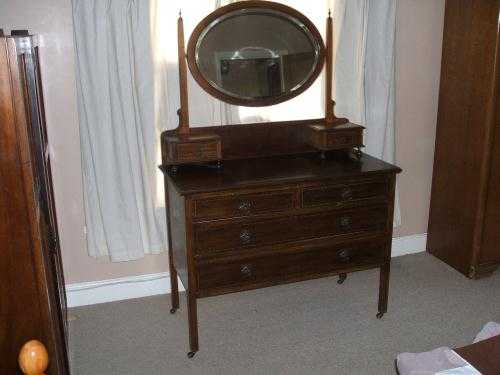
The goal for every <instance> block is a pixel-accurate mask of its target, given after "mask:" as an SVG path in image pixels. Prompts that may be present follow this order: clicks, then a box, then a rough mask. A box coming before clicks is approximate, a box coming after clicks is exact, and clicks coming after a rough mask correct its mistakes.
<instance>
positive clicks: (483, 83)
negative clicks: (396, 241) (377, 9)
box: [427, 0, 500, 278]
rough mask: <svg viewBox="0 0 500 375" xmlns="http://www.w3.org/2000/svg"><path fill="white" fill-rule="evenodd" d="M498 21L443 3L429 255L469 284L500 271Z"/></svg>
mask: <svg viewBox="0 0 500 375" xmlns="http://www.w3.org/2000/svg"><path fill="white" fill-rule="evenodd" d="M499 17H500V0H474V1H471V0H452V1H447V2H446V13H445V26H444V40H443V60H442V70H441V87H440V97H439V114H438V122H437V135H436V152H435V159H434V177H433V183H432V198H431V207H430V217H429V228H428V242H427V250H428V251H429V252H430V253H432V254H434V255H435V256H437V257H438V258H440V259H441V260H443V261H445V262H446V263H448V264H449V265H451V266H452V267H454V268H456V269H457V270H459V271H460V272H462V273H463V274H464V275H466V276H468V277H470V278H479V277H481V276H485V275H488V274H490V273H491V272H493V271H494V270H495V269H497V267H498V265H499V264H500V102H499V98H498V85H499V74H500V73H499V70H500V65H499V64H500V55H499V53H500V50H499V41H500V35H499V27H498V25H499Z"/></svg>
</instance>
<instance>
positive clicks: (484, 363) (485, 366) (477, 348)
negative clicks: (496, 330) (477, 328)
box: [454, 336, 500, 375]
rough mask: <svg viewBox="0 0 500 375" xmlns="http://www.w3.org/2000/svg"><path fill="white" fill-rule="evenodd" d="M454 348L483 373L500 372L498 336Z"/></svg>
mask: <svg viewBox="0 0 500 375" xmlns="http://www.w3.org/2000/svg"><path fill="white" fill-rule="evenodd" d="M454 350H455V352H457V353H458V354H459V355H460V356H461V357H462V358H463V359H465V360H466V361H467V362H469V363H470V364H471V365H472V366H474V368H475V369H477V370H478V371H479V372H480V373H481V374H483V375H497V374H498V373H499V372H500V336H494V337H491V338H489V339H486V340H483V341H479V342H477V343H475V344H471V345H467V346H464V347H462V348H458V349H454Z"/></svg>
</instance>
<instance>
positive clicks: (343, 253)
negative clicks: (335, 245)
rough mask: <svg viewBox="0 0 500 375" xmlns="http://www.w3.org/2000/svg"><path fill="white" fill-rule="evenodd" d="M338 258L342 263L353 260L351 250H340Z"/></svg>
mask: <svg viewBox="0 0 500 375" xmlns="http://www.w3.org/2000/svg"><path fill="white" fill-rule="evenodd" d="M337 257H338V258H339V259H340V260H341V261H342V262H348V261H350V260H351V255H350V254H349V250H347V249H343V250H339V251H338V252H337Z"/></svg>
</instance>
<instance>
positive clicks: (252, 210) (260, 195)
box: [193, 189, 297, 219]
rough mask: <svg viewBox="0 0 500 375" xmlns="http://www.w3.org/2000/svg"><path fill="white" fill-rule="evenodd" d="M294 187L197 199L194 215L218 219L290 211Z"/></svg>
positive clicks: (295, 195) (294, 191)
mask: <svg viewBox="0 0 500 375" xmlns="http://www.w3.org/2000/svg"><path fill="white" fill-rule="evenodd" d="M296 197H297V191H296V190H294V189H289V190H277V191H265V192H256V193H246V194H241V193H233V194H226V195H224V196H219V197H214V198H204V199H196V200H195V201H194V213H193V217H194V218H196V219H216V218H231V217H240V216H249V215H255V214H261V213H272V212H280V211H288V210H291V209H293V208H294V206H295V201H296Z"/></svg>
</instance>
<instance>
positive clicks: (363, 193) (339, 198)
mask: <svg viewBox="0 0 500 375" xmlns="http://www.w3.org/2000/svg"><path fill="white" fill-rule="evenodd" d="M388 198H389V191H388V184H387V182H386V181H385V180H384V179H375V180H371V181H365V182H353V183H347V184H335V185H321V186H312V187H305V188H304V189H303V192H302V204H303V206H304V207H315V206H330V205H333V206H342V205H345V204H349V203H355V202H356V201H365V200H369V199H373V200H376V199H378V200H381V201H385V200H387V199H388Z"/></svg>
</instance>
